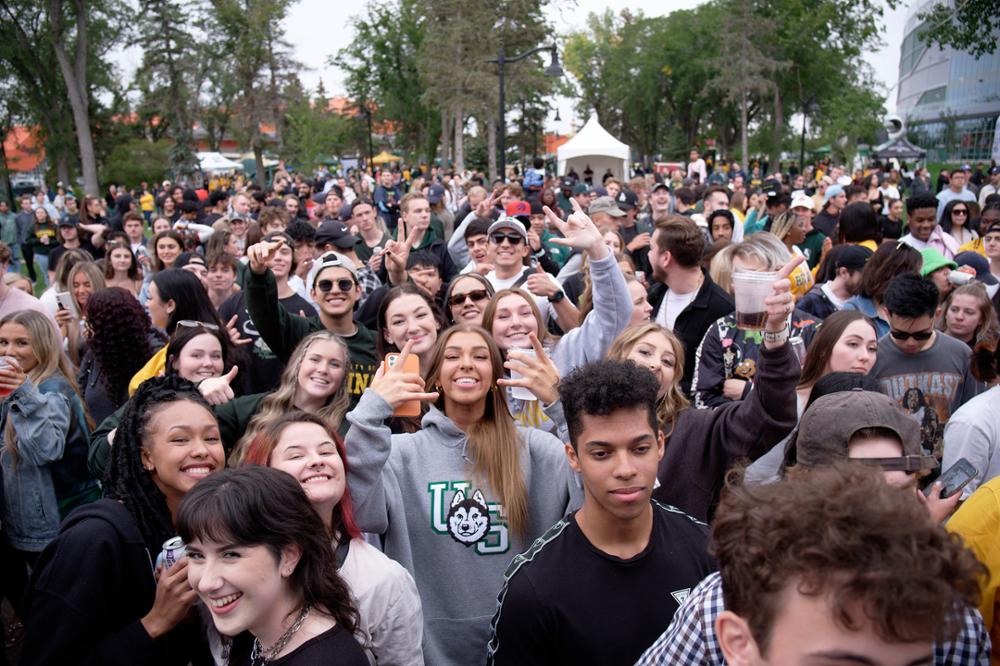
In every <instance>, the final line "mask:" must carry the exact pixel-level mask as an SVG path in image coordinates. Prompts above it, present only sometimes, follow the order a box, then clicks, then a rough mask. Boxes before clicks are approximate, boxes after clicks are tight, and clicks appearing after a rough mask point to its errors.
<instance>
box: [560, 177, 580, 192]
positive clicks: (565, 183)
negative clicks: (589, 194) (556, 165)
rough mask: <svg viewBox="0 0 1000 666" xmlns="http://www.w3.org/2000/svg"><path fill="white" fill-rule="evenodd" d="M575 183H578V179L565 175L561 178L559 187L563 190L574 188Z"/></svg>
mask: <svg viewBox="0 0 1000 666" xmlns="http://www.w3.org/2000/svg"><path fill="white" fill-rule="evenodd" d="M574 185H576V181H575V180H573V179H572V178H570V177H569V176H563V177H562V178H560V179H559V189H561V190H572V189H573V186H574Z"/></svg>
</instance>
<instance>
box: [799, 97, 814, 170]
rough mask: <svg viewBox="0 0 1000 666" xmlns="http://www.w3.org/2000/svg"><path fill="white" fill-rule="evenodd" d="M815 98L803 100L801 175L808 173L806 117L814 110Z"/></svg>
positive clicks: (800, 152) (800, 146)
mask: <svg viewBox="0 0 1000 666" xmlns="http://www.w3.org/2000/svg"><path fill="white" fill-rule="evenodd" d="M812 105H813V98H812V97H810V98H809V99H804V100H802V138H801V140H800V142H799V173H801V174H803V175H805V173H806V117H807V116H808V115H809V111H810V110H811V109H812Z"/></svg>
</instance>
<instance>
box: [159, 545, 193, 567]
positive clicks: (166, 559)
mask: <svg viewBox="0 0 1000 666" xmlns="http://www.w3.org/2000/svg"><path fill="white" fill-rule="evenodd" d="M186 552H187V549H186V548H185V547H184V542H183V541H182V540H181V538H180V537H174V538H172V539H167V540H166V541H164V542H163V550H162V551H160V555H159V557H157V558H156V566H160V565H161V564H162V565H163V567H164V568H165V569H169V568H170V567H172V566H174V565H175V564H177V562H178V561H180V559H181V558H182V557H184V554H185V553H186Z"/></svg>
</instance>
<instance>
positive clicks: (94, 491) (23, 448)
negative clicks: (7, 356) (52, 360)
mask: <svg viewBox="0 0 1000 666" xmlns="http://www.w3.org/2000/svg"><path fill="white" fill-rule="evenodd" d="M8 419H10V422H11V424H12V425H13V428H14V435H15V439H14V441H15V443H16V446H17V461H16V462H15V460H14V456H13V455H12V454H11V452H10V451H9V450H8V449H7V444H6V442H5V436H4V437H3V438H2V439H0V442H3V446H2V448H0V466H2V468H3V498H4V502H3V514H2V515H3V527H4V534H5V536H6V540H7V542H8V543H9V544H10V545H11V546H13V547H14V548H17V549H19V550H26V551H30V552H39V551H41V550H42V549H43V548H44V547H45V546H46V544H48V542H49V541H51V540H52V539H54V538H55V536H56V535H57V534H58V532H59V523H60V521H61V519H62V518H63V516H65V515H66V514H67V513H68V512H69V511H70V510H71V509H73V508H75V507H76V506H78V505H79V504H81V503H83V502H85V501H90V500H93V499H97V497H98V495H99V492H98V491H99V487H98V485H97V482H96V481H94V479H93V478H92V477H90V475H89V473H88V472H87V442H88V440H89V429H88V428H87V423H86V420H85V418H84V412H83V405H82V403H81V401H80V398H79V396H78V395H77V394H76V392H75V391H73V389H72V388H71V387H70V385H69V383H68V382H67V381H66V380H65V379H64V378H63V377H61V376H59V375H54V376H52V377H49V378H48V379H46V380H44V381H43V382H42V383H41V384H39V386H38V387H37V388H36V387H35V385H34V384H32V382H31V381H30V380H27V379H26V380H25V382H24V384H22V385H21V386H20V387H18V388H17V390H15V391H14V392H13V393H11V394H10V396H9V397H8V398H7V399H6V400H4V401H3V403H2V404H0V435H2V434H3V433H5V432H6V428H7V420H8Z"/></svg>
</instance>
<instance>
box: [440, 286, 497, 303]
mask: <svg viewBox="0 0 1000 666" xmlns="http://www.w3.org/2000/svg"><path fill="white" fill-rule="evenodd" d="M489 297H490V292H488V291H486V290H485V289H473V290H472V291H467V292H465V293H464V294H452V296H451V298H449V299H448V305H450V306H451V307H455V306H456V305H461V304H462V303H465V301H467V300H468V299H470V298H471V299H472V300H473V302H478V301H485V300H486V299H488V298H489Z"/></svg>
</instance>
